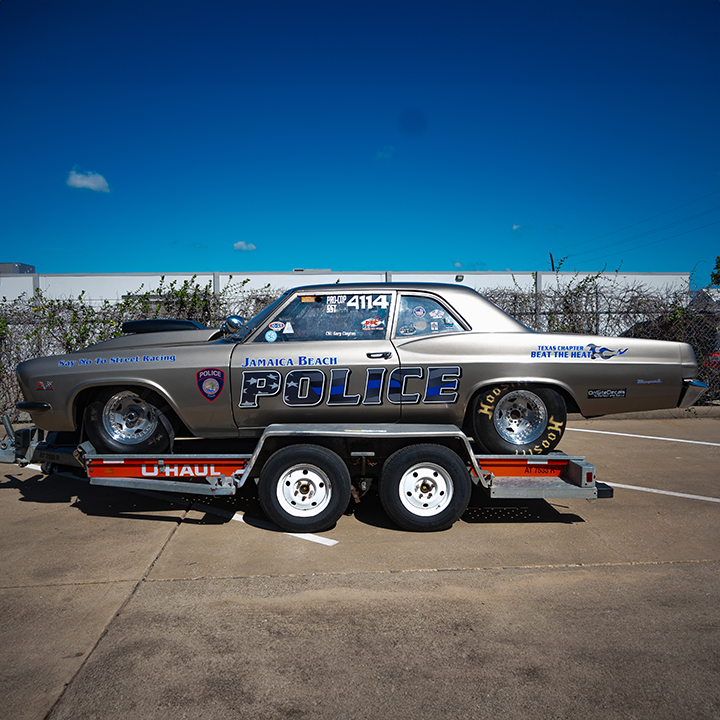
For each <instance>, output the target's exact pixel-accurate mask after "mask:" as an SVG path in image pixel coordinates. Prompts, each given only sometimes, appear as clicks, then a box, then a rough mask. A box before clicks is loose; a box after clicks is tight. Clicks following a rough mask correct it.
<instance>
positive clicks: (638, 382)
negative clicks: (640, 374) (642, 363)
mask: <svg viewBox="0 0 720 720" xmlns="http://www.w3.org/2000/svg"><path fill="white" fill-rule="evenodd" d="M635 384H636V385H662V380H661V379H660V378H658V379H657V380H636V381H635Z"/></svg>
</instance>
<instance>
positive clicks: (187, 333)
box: [78, 328, 222, 352]
mask: <svg viewBox="0 0 720 720" xmlns="http://www.w3.org/2000/svg"><path fill="white" fill-rule="evenodd" d="M221 337H222V332H221V330H220V329H219V328H202V329H198V330H173V331H170V332H156V333H137V334H132V335H123V336H121V337H116V338H112V339H111V340H105V341H104V342H99V343H95V345H89V346H88V347H86V348H83V349H82V350H79V351H78V352H87V351H88V350H115V349H130V348H147V347H157V346H161V345H194V344H199V343H206V342H210V341H211V340H218V339H219V338H221Z"/></svg>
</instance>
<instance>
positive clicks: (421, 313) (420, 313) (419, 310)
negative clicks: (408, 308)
mask: <svg viewBox="0 0 720 720" xmlns="http://www.w3.org/2000/svg"><path fill="white" fill-rule="evenodd" d="M413 315H414V316H415V317H425V308H424V307H423V306H422V305H418V306H417V307H414V308H413Z"/></svg>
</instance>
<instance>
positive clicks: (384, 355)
mask: <svg viewBox="0 0 720 720" xmlns="http://www.w3.org/2000/svg"><path fill="white" fill-rule="evenodd" d="M367 356H368V357H369V358H371V359H373V360H375V359H377V358H384V359H385V360H389V359H390V358H391V357H392V353H391V352H388V351H387V350H386V351H385V352H376V353H367Z"/></svg>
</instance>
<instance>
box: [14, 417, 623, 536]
mask: <svg viewBox="0 0 720 720" xmlns="http://www.w3.org/2000/svg"><path fill="white" fill-rule="evenodd" d="M4 424H5V428H6V431H7V435H8V437H7V439H6V440H4V441H3V442H2V443H0V461H2V462H7V463H15V464H18V465H27V464H28V463H39V464H41V466H42V467H43V470H45V471H47V472H50V471H51V470H52V468H53V467H54V466H70V467H75V468H79V469H81V470H82V472H83V474H85V475H86V476H87V478H88V479H89V481H90V484H91V485H105V486H110V487H121V488H135V489H141V490H160V491H164V492H174V493H184V494H197V495H234V494H235V492H236V491H237V490H238V489H239V488H241V487H242V486H243V485H244V484H245V483H246V482H247V480H248V479H251V480H252V481H254V482H255V483H256V484H257V490H258V496H259V499H260V503H261V505H262V508H263V510H264V511H265V513H266V514H267V516H268V517H269V518H270V519H271V520H272V521H273V522H275V523H276V524H277V525H278V526H279V527H281V528H282V529H283V530H287V531H290V532H318V531H321V530H326V529H328V528H329V527H332V525H334V524H335V522H337V520H338V519H339V518H340V517H341V515H342V514H343V513H344V512H345V510H346V509H347V506H348V504H349V502H350V500H351V498H354V499H355V500H356V501H358V502H359V501H360V499H361V497H362V496H363V495H364V494H365V493H366V492H367V490H368V489H369V487H370V485H371V484H372V483H374V482H376V483H377V484H378V492H379V495H380V500H381V502H382V505H383V507H384V509H385V511H386V512H387V513H388V515H389V516H390V517H391V518H392V519H393V520H394V521H395V522H396V523H397V524H398V525H400V526H401V527H403V528H405V529H406V530H418V531H428V530H442V529H445V528H448V527H450V526H451V525H452V524H453V523H454V522H455V521H456V520H457V519H458V518H459V517H460V516H461V515H462V514H463V513H464V512H465V510H466V508H467V506H468V503H469V500H470V494H471V491H472V485H473V483H474V484H475V485H477V486H479V487H480V488H482V489H483V490H484V491H485V493H486V494H487V495H488V496H489V497H491V498H548V499H549V498H585V499H586V500H590V501H593V500H596V499H598V498H609V497H612V494H613V493H612V488H611V487H609V486H608V485H605V484H604V483H601V482H598V481H597V480H596V478H595V467H594V466H593V465H591V464H590V463H588V462H586V460H585V458H584V457H574V456H569V455H565V454H564V453H557V452H554V453H551V454H549V455H480V454H476V453H475V452H474V450H473V446H472V441H471V440H470V439H469V438H468V437H467V436H466V435H465V434H464V433H463V432H462V431H461V430H460V429H459V428H457V427H456V426H454V425H417V424H359V425H353V426H346V425H339V424H276V425H270V426H268V427H267V428H266V429H265V431H264V432H263V433H262V435H261V437H260V439H259V440H257V441H252V443H251V444H250V445H247V443H245V445H246V446H245V447H240V445H241V444H242V443H241V442H239V441H232V442H226V443H225V444H224V445H225V447H224V448H223V449H224V450H229V451H228V452H216V453H211V454H208V453H204V452H198V450H201V449H202V448H203V441H202V440H192V441H187V442H185V443H183V441H178V442H176V443H175V447H174V450H175V452H173V453H171V454H164V455H102V454H98V453H97V452H96V450H95V448H94V447H93V446H92V444H91V443H89V442H84V443H81V444H80V445H77V443H75V444H72V443H67V441H65V444H63V441H64V439H63V437H62V436H61V435H56V434H50V435H48V437H47V439H45V438H44V434H43V431H42V430H39V429H38V428H28V429H24V430H19V431H13V429H12V426H11V425H10V423H9V422H8V421H7V419H5V420H4Z"/></svg>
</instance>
